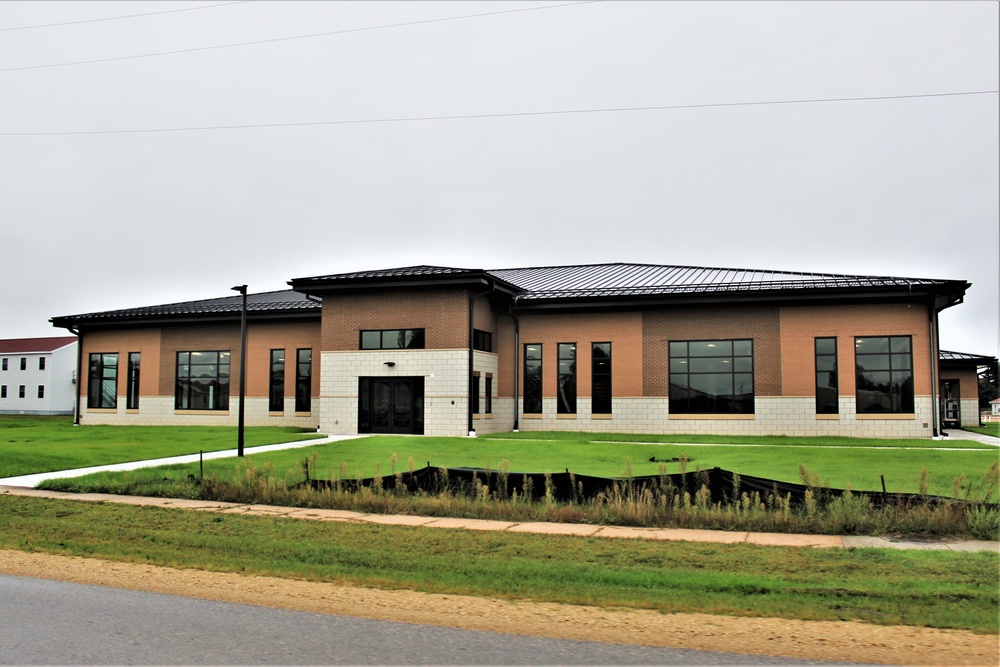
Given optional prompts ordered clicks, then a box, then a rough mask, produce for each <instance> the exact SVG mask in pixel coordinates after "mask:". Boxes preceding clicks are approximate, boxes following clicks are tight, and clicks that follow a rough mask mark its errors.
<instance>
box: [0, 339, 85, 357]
mask: <svg viewBox="0 0 1000 667" xmlns="http://www.w3.org/2000/svg"><path fill="white" fill-rule="evenodd" d="M75 342H76V336H50V337H46V338H7V339H5V340H0V354H19V353H20V354H28V353H41V352H55V351H56V350H58V349H60V348H63V347H66V346H67V345H72V344H73V343H75Z"/></svg>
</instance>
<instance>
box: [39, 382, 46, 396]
mask: <svg viewBox="0 0 1000 667" xmlns="http://www.w3.org/2000/svg"><path fill="white" fill-rule="evenodd" d="M38 398H45V385H44V384H40V385H38Z"/></svg>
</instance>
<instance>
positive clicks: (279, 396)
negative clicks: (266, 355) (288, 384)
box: [267, 350, 285, 412]
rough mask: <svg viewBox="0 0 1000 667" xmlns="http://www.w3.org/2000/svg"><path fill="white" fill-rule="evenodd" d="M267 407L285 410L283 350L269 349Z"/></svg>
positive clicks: (279, 410) (272, 409)
mask: <svg viewBox="0 0 1000 667" xmlns="http://www.w3.org/2000/svg"><path fill="white" fill-rule="evenodd" d="M267 396H268V399H267V409H268V410H269V411H271V412H284V410H285V351H284V350H271V375H270V379H269V381H268V391H267Z"/></svg>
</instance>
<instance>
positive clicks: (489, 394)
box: [483, 373, 493, 415]
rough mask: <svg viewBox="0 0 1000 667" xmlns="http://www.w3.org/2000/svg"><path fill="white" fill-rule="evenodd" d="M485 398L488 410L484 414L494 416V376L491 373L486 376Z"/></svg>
mask: <svg viewBox="0 0 1000 667" xmlns="http://www.w3.org/2000/svg"><path fill="white" fill-rule="evenodd" d="M483 397H484V399H485V401H486V409H485V410H483V412H484V413H486V414H488V415H491V414H493V376H492V375H490V374H489V373H487V374H486V391H485V393H484V395H483Z"/></svg>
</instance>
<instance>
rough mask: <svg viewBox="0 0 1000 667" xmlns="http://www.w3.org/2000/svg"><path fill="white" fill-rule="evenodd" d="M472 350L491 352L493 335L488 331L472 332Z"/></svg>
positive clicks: (477, 330)
mask: <svg viewBox="0 0 1000 667" xmlns="http://www.w3.org/2000/svg"><path fill="white" fill-rule="evenodd" d="M472 349H473V350H480V351H481V352H492V351H493V334H492V333H490V332H489V331H480V330H479V329H473V330H472Z"/></svg>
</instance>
